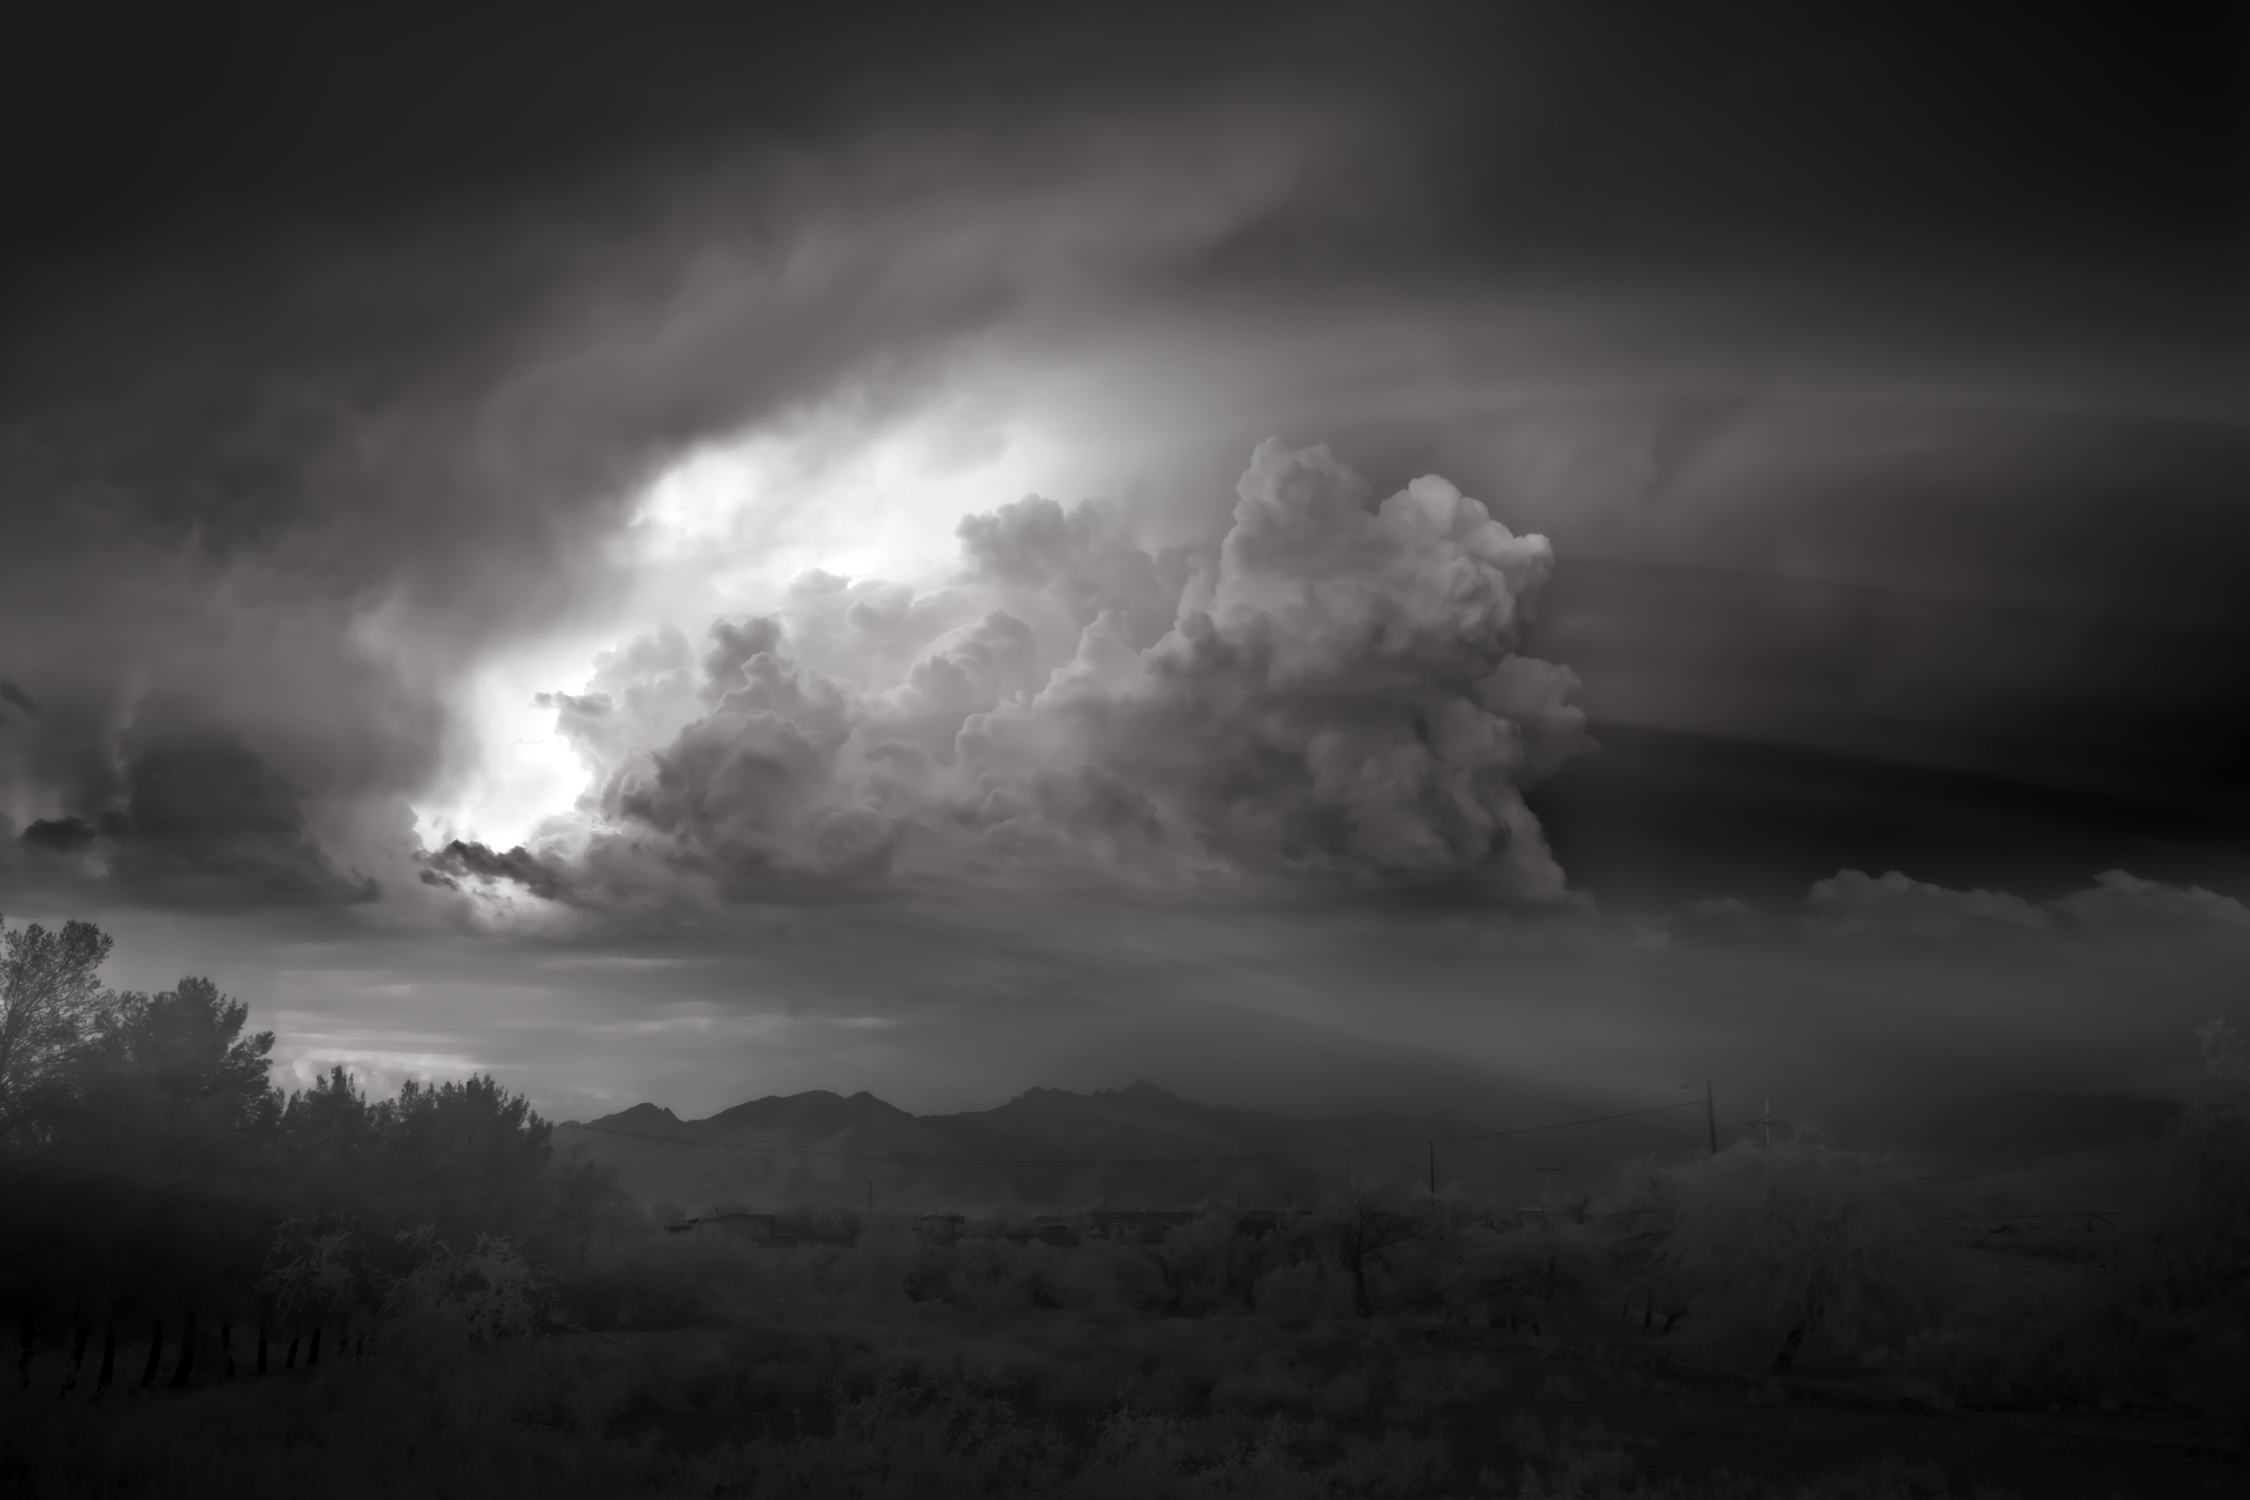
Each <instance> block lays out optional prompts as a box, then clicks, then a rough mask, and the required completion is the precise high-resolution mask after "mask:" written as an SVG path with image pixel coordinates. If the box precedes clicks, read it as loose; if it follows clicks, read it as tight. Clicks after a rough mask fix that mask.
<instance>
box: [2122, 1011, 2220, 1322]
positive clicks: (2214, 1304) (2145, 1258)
mask: <svg viewBox="0 0 2250 1500" xmlns="http://www.w3.org/2000/svg"><path fill="white" fill-rule="evenodd" d="M2197 1039H2198V1040H2199V1041H2200V1042H2201V1043H2202V1045H2203V1057H2204V1065H2205V1068H2206V1070H2207V1071H2208V1073H2209V1074H2210V1076H2211V1078H2212V1081H2213V1083H2214V1084H2215V1085H2216V1086H2217V1087H2218V1089H2219V1091H2220V1097H2219V1098H2217V1099H2216V1100H2214V1101H2212V1102H2210V1103H2207V1104H2204V1105H2201V1106H2198V1107H2196V1108H2194V1109H2189V1110H2186V1111H2184V1112H2183V1113H2182V1114H2181V1115H2180V1117H2179V1118H2178V1119H2177V1120H2176V1121H2175V1122H2174V1123H2173V1126H2172V1130H2171V1135H2170V1137H2169V1139H2168V1140H2167V1141H2166V1143H2165V1158H2164V1171H2163V1175H2162V1177H2161V1179H2160V1181H2159V1184H2158V1188H2157V1192H2156V1194H2155V1197H2154V1201H2153V1203H2152V1205H2151V1212H2150V1214H2149V1215H2148V1216H2147V1217H2146V1218H2145V1219H2144V1220H2143V1222H2142V1223H2141V1224H2140V1225H2139V1226H2138V1231H2139V1232H2138V1233H2137V1234H2136V1236H2135V1244H2134V1247H2133V1253H2132V1255H2131V1257H2130V1270H2131V1272H2132V1274H2133V1278H2134V1282H2135V1286H2136V1290H2137V1292H2138V1293H2139V1295H2140V1296H2141V1297H2142V1298H2143V1299H2144V1300H2146V1301H2147V1302H2148V1303H2149V1304H2150V1305H2152V1306H2154V1307H2157V1308H2161V1309H2164V1310H2168V1311H2196V1310H2204V1311H2208V1312H2209V1313H2211V1314H2213V1315H2219V1316H2225V1315H2229V1314H2231V1315H2232V1316H2234V1317H2236V1318H2240V1317H2241V1316H2243V1315H2244V1314H2245V1313H2246V1312H2250V1054H2246V1052H2245V1049H2244V1046H2243V1043H2242V1039H2241V1037H2240V1035H2239V1034H2237V1033H2236V1032H2235V1031H2234V1030H2233V1028H2231V1027H2229V1026H2228V1025H2227V1024H2226V1023H2225V1022H2223V1021H2214V1022H2212V1023H2211V1024H2210V1025H2209V1026H2206V1027H2204V1028H2203V1029H2202V1030H2201V1031H2200V1032H2198V1033H2197Z"/></svg>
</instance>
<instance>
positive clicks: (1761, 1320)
mask: <svg viewBox="0 0 2250 1500" xmlns="http://www.w3.org/2000/svg"><path fill="white" fill-rule="evenodd" d="M1602 1219H1603V1221H1604V1223H1605V1224H1606V1225H1608V1226H1611V1229H1612V1233H1613V1235H1614V1238H1615V1242H1616V1243H1617V1245H1618V1246H1619V1254H1618V1258H1617V1264H1618V1265H1619V1266H1620V1267H1621V1268H1622V1269H1623V1270H1624V1272H1625V1273H1626V1279H1625V1282H1624V1285H1623V1287H1622V1290H1623V1291H1624V1292H1625V1293H1626V1295H1627V1296H1628V1297H1630V1296H1631V1295H1632V1294H1633V1293H1635V1292H1636V1291H1637V1292H1638V1293H1639V1294H1640V1295H1641V1296H1643V1297H1648V1298H1653V1299H1654V1302H1655V1303H1656V1305H1657V1306H1659V1307H1664V1308H1667V1309H1670V1310H1677V1311H1679V1312H1681V1313H1682V1315H1683V1318H1684V1323H1683V1327H1682V1329H1681V1333H1682V1337H1683V1340H1684V1341H1685V1342H1687V1343H1688V1344H1690V1345H1691V1346H1692V1347H1695V1348H1697V1349H1698V1350H1700V1351H1701V1352H1702V1353H1703V1354H1704V1355H1705V1356H1707V1357H1710V1358H1715V1359H1718V1360H1721V1361H1723V1362H1726V1363H1729V1364H1734V1365H1739V1366H1746V1367H1751V1368H1759V1367H1764V1366H1769V1365H1770V1366H1773V1367H1775V1368H1782V1369H1786V1368H1788V1367H1789V1366H1790V1365H1791V1364H1792V1363H1794V1362H1795V1360H1796V1359H1797V1358H1798V1357H1799V1355H1800V1354H1801V1353H1803V1352H1805V1351H1806V1350H1807V1349H1818V1350H1821V1351H1823V1352H1826V1353H1828V1354H1831V1355H1848V1356H1861V1355H1864V1354H1865V1353H1866V1352H1867V1351H1869V1350H1871V1349H1875V1348H1881V1347H1885V1346H1895V1345H1897V1344H1899V1343H1901V1342H1903V1341H1904V1340H1906V1339H1907V1338H1910V1337H1912V1336H1913V1335H1914V1334H1915V1333H1917V1332H1920V1331H1921V1330H1923V1329H1925V1328H1927V1327H1929V1326H1931V1325H1932V1324H1933V1323H1934V1322H1935V1321H1936V1320H1937V1318H1938V1315H1939V1314H1940V1312H1941V1311H1942V1309H1943V1307H1944V1306H1945V1304H1946V1302H1947V1301H1948V1294H1949V1292H1950V1290H1951V1288H1952V1287H1953V1285H1954V1283H1955V1278H1956V1273H1957V1267H1956V1265H1955V1259H1954V1255H1953V1252H1952V1250H1951V1247H1950V1246H1949V1244H1948V1243H1947V1241H1946V1240H1945V1238H1944V1237H1943V1236H1942V1235H1941V1234H1940V1233H1939V1232H1938V1229H1937V1227H1936V1225H1935V1223H1934V1222H1933V1221H1932V1220H1931V1219H1930V1217H1929V1216H1928V1215H1927V1213H1926V1211H1925V1210H1924V1209H1923V1208H1922V1206H1921V1204H1920V1202H1919V1199H1918V1195H1917V1192H1916V1190H1915V1188H1914V1186H1913V1184H1912V1182H1911V1181H1910V1180H1909V1179H1908V1177H1907V1176H1906V1174H1905V1172H1904V1171H1903V1170H1902V1169H1901V1168H1900V1167H1899V1166H1898V1165H1897V1164H1896V1163H1895V1162H1894V1161H1892V1160H1891V1159H1890V1158H1888V1157H1884V1156H1879V1155H1875V1154H1872V1153H1868V1152H1859V1151H1843V1150H1837V1149H1835V1148H1833V1147H1830V1146H1829V1145H1827V1144H1826V1143H1825V1142H1823V1141H1821V1140H1820V1139H1819V1138H1818V1137H1817V1136H1814V1135H1810V1134H1807V1135H1805V1136H1802V1137H1799V1138H1797V1139H1795V1140H1790V1141H1784V1142H1777V1143H1775V1144H1773V1145H1771V1146H1756V1145H1753V1144H1751V1143H1749V1142H1739V1143H1737V1144H1736V1145H1734V1146H1732V1147H1730V1148H1729V1149H1727V1150H1725V1151H1722V1152H1720V1153H1719V1154H1718V1155H1716V1156H1711V1157H1702V1158H1697V1159H1694V1160H1691V1161H1688V1162H1683V1163H1681V1164H1679V1165H1676V1166H1672V1167H1662V1168H1660V1167H1656V1166H1653V1165H1652V1164H1647V1163H1642V1164H1638V1165H1636V1166H1635V1167H1634V1168H1632V1169H1629V1170H1628V1172H1627V1173H1626V1174H1625V1177H1624V1180H1623V1182H1622V1184H1621V1188H1620V1191H1619V1193H1618V1194H1617V1196H1616V1197H1615V1198H1614V1199H1612V1200H1611V1201H1610V1202H1608V1203H1607V1204H1605V1205H1604V1208H1603V1213H1602ZM1667 1317H1669V1312H1668V1313H1667Z"/></svg>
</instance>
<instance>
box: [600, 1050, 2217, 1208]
mask: <svg viewBox="0 0 2250 1500" xmlns="http://www.w3.org/2000/svg"><path fill="white" fill-rule="evenodd" d="M2176 1108H2177V1106H2176V1105H2172V1104H2170V1102H2169V1101H2160V1100H2124V1099H2121V1098H2120V1097H2119V1096H2114V1095H2107V1096H2105V1095H2036V1096H2034V1095H1994V1096H1989V1097H1988V1098H1986V1099H1983V1100H1978V1101H1970V1102H1964V1103H1961V1104H1959V1105H1956V1106H1952V1107H1951V1108H1950V1109H1949V1110H1948V1111H1946V1112H1945V1118H1944V1119H1943V1120H1942V1122H1941V1121H1939V1120H1937V1119H1935V1118H1932V1119H1931V1120H1929V1121H1928V1123H1929V1124H1930V1125H1932V1126H1937V1127H1939V1128H1938V1129H1937V1131H1936V1132H1935V1133H1936V1134H1938V1135H1940V1136H1942V1137H1944V1138H1945V1146H1946V1147H1947V1148H1950V1149H1948V1150H1946V1151H1945V1153H1944V1154H1945V1155H1946V1156H1947V1157H1948V1158H1949V1163H1948V1164H1949V1165H1950V1166H1952V1167H1953V1168H1954V1169H1955V1170H1957V1171H1958V1170H1983V1171H1996V1170H2003V1169H2004V1168H2005V1167H2006V1166H2008V1165H2014V1164H2018V1163H2022V1162H2027V1161H2030V1160H2033V1159H2037V1158H2043V1157H2049V1156H2061V1155H2065V1154H2069V1153H2073V1152H2083V1151H2087V1150H2090V1149H2094V1148H2098V1147H2103V1146H2107V1145H2109V1144H2112V1143H2115V1142H2119V1141H2123V1140H2126V1139H2128V1138H2138V1139H2143V1140H2145V1139H2147V1138H2148V1137H2149V1136H2151V1135H2152V1134H2154V1133H2156V1132H2159V1131H2160V1130H2161V1128H2162V1120H2163V1119H2164V1118H2165V1117H2166V1116H2167V1112H2168V1111H2169V1110H2171V1109H2176ZM1589 1112H1599V1110H1598V1107H1597V1108H1596V1109H1595V1110H1592V1111H1589ZM1502 1123H1503V1125H1505V1124H1529V1123H1535V1122H1532V1121H1514V1122H1502ZM1490 1128H1494V1127H1493V1126H1492V1125H1491V1124H1489V1123H1486V1122H1479V1121H1473V1120H1467V1119H1462V1118H1459V1117H1456V1116H1451V1115H1443V1114H1428V1115H1413V1114H1406V1113H1373V1114H1362V1115H1352V1116H1344V1117H1338V1118H1332V1119H1312V1120H1308V1119H1298V1118H1294V1117H1291V1116H1287V1115H1280V1114H1270V1113H1266V1112H1263V1111H1259V1110H1250V1109H1234V1108H1229V1107H1226V1106H1223V1105H1213V1104H1198V1103H1195V1102H1193V1101H1191V1100H1187V1099H1182V1098H1180V1097H1179V1096H1178V1095H1176V1094H1172V1093H1168V1092H1166V1091H1165V1090H1164V1089H1161V1088H1158V1087H1156V1086H1155V1085H1153V1084H1150V1083H1146V1082H1140V1083H1135V1084H1133V1085H1131V1086H1130V1087H1127V1088H1122V1089H1104V1090H1098V1091H1096V1092H1094V1093H1091V1094H1077V1093H1072V1092H1069V1091H1068V1090H1064V1089H1044V1088H1038V1089H1032V1090H1030V1091H1028V1092H1026V1093H1023V1094H1019V1095H1018V1096H1016V1097H1015V1098H1013V1099H1011V1100H1009V1101H1008V1102H1007V1103H1005V1104H1003V1105H1001V1106H999V1107H998V1108H997V1109H988V1110H971V1111H966V1112H963V1113H959V1114H944V1115H913V1114H908V1113H907V1112H906V1111H905V1110H902V1109H899V1108H898V1107H897V1106H895V1105H892V1104H888V1103H886V1102H884V1101H883V1100H881V1099H878V1098H876V1097H875V1096H874V1095H873V1094H868V1093H858V1094H853V1095H850V1096H849V1097H846V1096H844V1095H841V1094H834V1093H829V1092H827V1091H825V1090H816V1091H814V1092H811V1093H803V1094H789V1095H773V1096H769V1097H767V1098H764V1099H754V1100H751V1101H750V1102H749V1103H746V1104H738V1105H736V1106H734V1107H733V1108H732V1109H727V1110H722V1111H720V1112H719V1113H718V1114H715V1115H712V1116H711V1117H710V1118H708V1119H703V1120H682V1119H680V1118H679V1117H678V1116H677V1115H675V1114H673V1113H672V1112H671V1111H670V1110H668V1109H664V1108H661V1107H659V1106H657V1105H654V1104H636V1105H634V1106H633V1107H632V1108H630V1109H626V1110H621V1111H619V1112H618V1113H616V1114H612V1115H604V1116H602V1117H601V1118H599V1119H595V1120H588V1121H585V1122H583V1123H580V1122H576V1121H571V1122H567V1123H564V1124H562V1125H559V1126H557V1127H556V1131H555V1142H556V1145H557V1147H558V1149H560V1150H562V1151H564V1152H566V1153H567V1152H575V1151H583V1152H584V1153H586V1154H587V1155H588V1156H590V1157H592V1158H593V1159H594V1160H596V1161H600V1162H604V1163H607V1164H608V1165H609V1166H611V1167H612V1168H614V1169H615V1171H616V1172H617V1174H618V1177H619V1180H620V1181H621V1182H622V1183H623V1184H624V1186H625V1188H626V1190H627V1191H628V1192H630V1193H631V1194H632V1195H633V1196H634V1197H635V1198H636V1199H637V1200H639V1201H640V1202H642V1203H644V1204H656V1203H662V1202H670V1203H674V1204H677V1205H679V1206H681V1207H682V1208H684V1209H686V1210H688V1211H690V1212H695V1211H699V1210H702V1209H705V1208H711V1207H718V1206H729V1207H742V1208H762V1209H771V1208H784V1207H795V1206H800V1205H809V1204H820V1203H830V1204H840V1205H848V1206H864V1205H865V1204H867V1203H868V1202H870V1201H872V1202H873V1203H874V1204H875V1205H876V1206H877V1207H879V1208H891V1209H897V1210H911V1211H918V1212H919V1211H936V1210H943V1209H967V1210H998V1211H1008V1210H1027V1211H1028V1210H1047V1209H1064V1208H1172V1207H1180V1206H1184V1205H1189V1204H1195V1203H1200V1202H1204V1201H1207V1200H1211V1199H1220V1200H1224V1201H1237V1202H1241V1203H1245V1204H1249V1205H1252V1206H1258V1207H1285V1206H1288V1205H1290V1204H1292V1203H1297V1204H1305V1203H1311V1202H1315V1201H1317V1200H1318V1199H1319V1198H1321V1197H1322V1196H1323V1195H1325V1194H1326V1193H1328V1192H1330V1191H1333V1190H1335V1189H1337V1188H1340V1187H1343V1186H1345V1185H1347V1184H1350V1183H1354V1182H1357V1183H1361V1184H1365V1185H1369V1186H1375V1187H1391V1188H1403V1187H1407V1186H1410V1185H1419V1184H1424V1183H1426V1182H1427V1181H1428V1178H1429V1175H1430V1168H1431V1162H1430V1159H1429V1153H1428V1150H1427V1148H1426V1146H1424V1145H1423V1144H1422V1143H1424V1142H1428V1141H1431V1140H1441V1141H1442V1140H1443V1139H1444V1138H1445V1137H1448V1136H1459V1135H1470V1134H1475V1133H1477V1132H1478V1131H1479V1130H1481V1129H1490ZM1733 1134H1734V1132H1732V1131H1731V1130H1730V1131H1723V1132H1722V1138H1730V1137H1731V1136H1732V1135H1733ZM1702 1141H1703V1121H1702V1117H1701V1114H1700V1112H1698V1111H1695V1110H1692V1109H1682V1110H1677V1111H1674V1112H1671V1113H1666V1114H1656V1115H1649V1116H1644V1117H1642V1118H1640V1119H1634V1120H1624V1121H1615V1122H1610V1123H1606V1124H1601V1125H1595V1126H1589V1127H1581V1128H1576V1129H1570V1130H1559V1131H1554V1132H1547V1133H1539V1134H1533V1135H1524V1136H1515V1137H1508V1138H1502V1139H1498V1140H1487V1141H1479V1142H1474V1143H1459V1144H1447V1145H1440V1146H1439V1147H1438V1150H1437V1160H1436V1175H1437V1179H1438V1182H1439V1184H1440V1185H1441V1186H1445V1185H1451V1184H1458V1185H1461V1186H1464V1187H1467V1188H1469V1189H1471V1190H1472V1191H1475V1192H1478V1193H1480V1194H1486V1195H1490V1196H1494V1197H1498V1198H1501V1199H1503V1200H1506V1199H1511V1198H1512V1199H1517V1200H1520V1201H1521V1202H1525V1203H1529V1202H1533V1201H1536V1200H1537V1199H1538V1198H1540V1197H1541V1196H1543V1195H1544V1194H1547V1193H1552V1192H1576V1191H1585V1190H1588V1189H1593V1188H1598V1187H1599V1186H1601V1185H1602V1184H1603V1183H1604V1182H1606V1181H1607V1180H1608V1178H1609V1176H1610V1174H1611V1169H1612V1167H1613V1166H1614V1164H1615V1163H1617V1162H1619V1161H1620V1160H1623V1159H1626V1158H1629V1157H1633V1156H1637V1155H1642V1154H1646V1153H1649V1152H1656V1153H1658V1154H1661V1155H1665V1156H1673V1155H1678V1154H1680V1153H1682V1152H1685V1151H1688V1150H1691V1149H1694V1148H1695V1147H1697V1146H1699V1145H1701V1143H1702ZM1911 1144H1914V1145H1921V1146H1923V1147H1924V1151H1927V1150H1928V1148H1929V1147H1930V1146H1935V1145H1937V1144H1938V1142H1937V1141H1935V1140H1932V1141H1928V1142H1927V1143H1925V1142H1921V1141H1916V1142H1912V1143H1911ZM1922 1154H1923V1153H1920V1152H1918V1153H1917V1155H1922ZM1924 1159H1925V1160H1929V1158H1928V1157H1926V1156H1925V1157H1924ZM1932 1164H1933V1165H1935V1162H1932Z"/></svg>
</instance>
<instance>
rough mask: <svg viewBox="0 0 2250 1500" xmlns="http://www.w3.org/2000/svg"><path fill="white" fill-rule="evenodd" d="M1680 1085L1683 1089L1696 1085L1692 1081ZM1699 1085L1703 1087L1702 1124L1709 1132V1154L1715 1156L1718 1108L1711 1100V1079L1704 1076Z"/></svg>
mask: <svg viewBox="0 0 2250 1500" xmlns="http://www.w3.org/2000/svg"><path fill="white" fill-rule="evenodd" d="M1680 1087H1681V1088H1683V1089H1692V1088H1695V1087H1697V1085H1695V1084H1692V1083H1683V1084H1681V1085H1680ZM1701 1087H1702V1089H1703V1124H1704V1127H1705V1129H1707V1130H1708V1131H1709V1132H1710V1137H1711V1154H1712V1155H1713V1156H1717V1155H1718V1154H1719V1109H1718V1106H1717V1105H1716V1104H1714V1103H1713V1102H1712V1100H1711V1080H1710V1079H1709V1078H1705V1079H1704V1080H1703V1083H1702V1085H1701Z"/></svg>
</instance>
